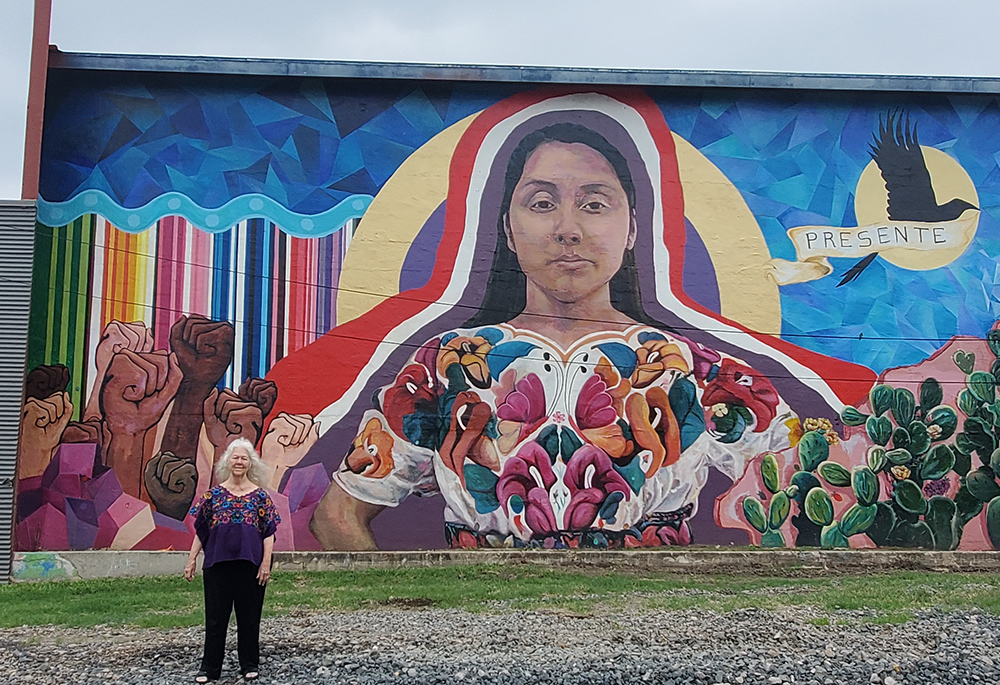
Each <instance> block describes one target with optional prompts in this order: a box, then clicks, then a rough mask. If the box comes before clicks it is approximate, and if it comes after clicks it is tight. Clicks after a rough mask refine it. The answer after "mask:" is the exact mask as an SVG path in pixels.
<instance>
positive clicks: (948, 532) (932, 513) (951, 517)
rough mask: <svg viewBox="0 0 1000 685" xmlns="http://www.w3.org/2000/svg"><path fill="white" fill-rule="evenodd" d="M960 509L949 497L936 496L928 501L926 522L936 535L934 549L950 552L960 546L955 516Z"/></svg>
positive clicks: (925, 515)
mask: <svg viewBox="0 0 1000 685" xmlns="http://www.w3.org/2000/svg"><path fill="white" fill-rule="evenodd" d="M957 513H958V507H957V506H956V505H955V503H954V502H953V501H952V500H950V499H948V498H947V497H942V496H941V495H935V496H934V497H931V498H930V499H929V500H927V513H926V514H924V521H926V522H927V525H928V526H930V529H931V532H932V533H934V548H935V549H939V550H950V549H954V548H955V547H957V546H958V540H957V539H956V535H955V516H956V515H957Z"/></svg>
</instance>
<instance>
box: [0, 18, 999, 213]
mask: <svg viewBox="0 0 1000 685" xmlns="http://www.w3.org/2000/svg"><path fill="white" fill-rule="evenodd" d="M0 5H2V7H3V9H0V123H2V126H0V198H17V197H20V187H21V186H20V184H21V164H22V155H23V145H24V125H25V121H24V110H25V101H26V98H27V90H28V62H29V50H30V42H31V16H32V7H33V0H0ZM998 27H1000V3H998V2H995V1H993V0H950V2H947V3H943V2H940V1H939V0H631V1H630V0H604V1H603V2H598V1H596V0H455V1H452V0H351V1H350V2H344V1H341V0H284V1H283V2H279V1H276V0H155V1H154V0H53V8H52V33H51V42H52V43H54V44H56V45H58V46H59V48H60V49H61V50H64V51H73V52H116V53H146V54H183V55H225V56H238V57H289V58H306V59H345V60H365V61H408V62H449V63H466V64H529V65H543V66H588V67H610V68H661V69H729V70H748V71H758V70H759V71H797V72H832V73H867V74H925V75H952V76H1000V40H998V38H997V29H998Z"/></svg>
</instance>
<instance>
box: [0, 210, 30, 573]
mask: <svg viewBox="0 0 1000 685" xmlns="http://www.w3.org/2000/svg"><path fill="white" fill-rule="evenodd" d="M34 245H35V203H34V202H25V201H0V351H2V354H0V583H7V582H9V581H10V565H11V554H12V549H11V546H12V542H13V530H14V476H15V473H16V469H17V439H18V428H19V426H20V416H21V399H22V393H23V388H24V371H25V369H24V364H25V354H26V351H27V350H26V348H27V344H28V309H29V306H30V299H31V267H32V255H33V251H34Z"/></svg>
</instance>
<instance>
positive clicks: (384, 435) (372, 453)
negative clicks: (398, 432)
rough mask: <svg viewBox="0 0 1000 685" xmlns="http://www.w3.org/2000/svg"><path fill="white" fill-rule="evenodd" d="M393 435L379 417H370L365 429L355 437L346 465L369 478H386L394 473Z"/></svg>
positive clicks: (354, 471)
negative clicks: (384, 427) (383, 425)
mask: <svg viewBox="0 0 1000 685" xmlns="http://www.w3.org/2000/svg"><path fill="white" fill-rule="evenodd" d="M392 445H393V440H392V436H391V435H390V434H389V433H388V432H387V431H386V430H385V429H383V427H382V422H381V421H379V420H378V419H370V420H369V421H368V423H366V424H365V427H364V430H362V431H361V434H360V435H358V437H356V438H354V445H353V446H352V447H351V453H350V454H348V455H347V458H346V459H344V466H345V467H346V468H347V469H348V470H349V471H351V472H352V473H357V474H360V475H362V476H367V477H368V478H385V477H386V476H388V475H389V474H390V473H392V468H393V466H395V464H394V463H393V461H392Z"/></svg>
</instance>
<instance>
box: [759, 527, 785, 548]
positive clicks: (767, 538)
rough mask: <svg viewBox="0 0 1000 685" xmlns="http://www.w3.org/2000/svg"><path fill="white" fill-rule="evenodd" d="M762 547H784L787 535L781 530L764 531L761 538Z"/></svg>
mask: <svg viewBox="0 0 1000 685" xmlns="http://www.w3.org/2000/svg"><path fill="white" fill-rule="evenodd" d="M760 546H761V547H784V546H785V536H784V535H782V534H781V531H780V530H769V531H767V532H766V533H764V534H763V535H762V536H761V538H760Z"/></svg>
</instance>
